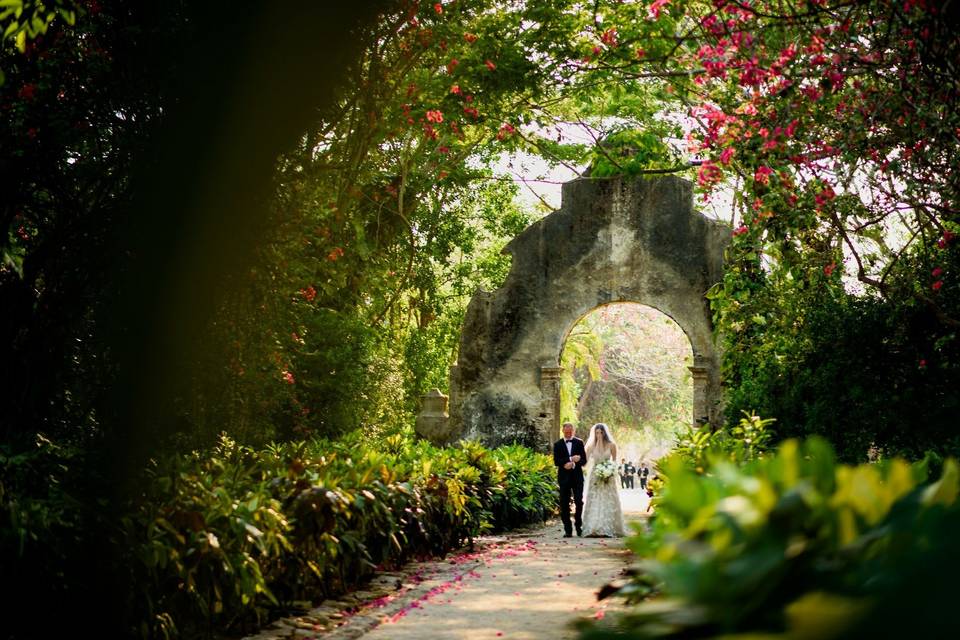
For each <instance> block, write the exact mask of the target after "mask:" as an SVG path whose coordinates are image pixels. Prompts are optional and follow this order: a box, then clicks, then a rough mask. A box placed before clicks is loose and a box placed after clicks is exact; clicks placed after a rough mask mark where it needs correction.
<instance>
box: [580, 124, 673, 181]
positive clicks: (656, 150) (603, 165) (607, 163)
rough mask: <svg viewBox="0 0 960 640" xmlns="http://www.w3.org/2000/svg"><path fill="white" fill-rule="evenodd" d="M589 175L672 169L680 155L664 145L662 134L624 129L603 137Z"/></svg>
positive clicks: (594, 153) (597, 147) (594, 152)
mask: <svg viewBox="0 0 960 640" xmlns="http://www.w3.org/2000/svg"><path fill="white" fill-rule="evenodd" d="M592 158H593V160H592V162H591V164H590V175H591V176H593V177H597V178H603V177H607V176H613V175H626V176H634V175H638V174H641V173H644V172H645V171H649V170H651V169H675V168H677V167H678V166H679V165H680V164H681V159H680V156H679V154H678V153H677V152H676V151H675V150H674V149H673V148H671V147H670V146H669V145H668V144H666V143H665V142H664V140H663V135H662V132H659V131H642V130H636V129H626V130H622V131H615V132H614V133H611V134H609V135H608V136H607V137H606V138H604V139H603V140H602V141H601V142H600V144H599V145H597V146H596V147H595V148H594V150H593V153H592Z"/></svg>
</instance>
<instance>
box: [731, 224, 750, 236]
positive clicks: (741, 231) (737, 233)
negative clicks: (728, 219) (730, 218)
mask: <svg viewBox="0 0 960 640" xmlns="http://www.w3.org/2000/svg"><path fill="white" fill-rule="evenodd" d="M749 231H750V229H748V228H747V225H745V224H742V225H740V226H739V227H737V228H736V229H734V230H733V235H734V236H742V235H743V234H745V233H749Z"/></svg>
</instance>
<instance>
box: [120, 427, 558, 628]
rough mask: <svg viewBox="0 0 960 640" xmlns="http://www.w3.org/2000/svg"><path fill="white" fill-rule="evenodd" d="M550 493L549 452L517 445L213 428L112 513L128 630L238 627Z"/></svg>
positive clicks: (490, 524)
mask: <svg viewBox="0 0 960 640" xmlns="http://www.w3.org/2000/svg"><path fill="white" fill-rule="evenodd" d="M554 503H555V500H554V491H553V465H552V462H551V461H550V459H549V458H548V457H547V456H543V455H540V454H536V453H533V452H532V451H530V450H528V449H525V448H523V447H519V446H513V447H505V448H503V449H500V450H494V451H491V450H488V449H485V448H484V447H482V446H480V445H478V444H476V443H464V444H462V445H461V446H458V447H453V448H437V447H433V446H432V445H430V444H427V443H424V442H417V441H414V440H413V439H412V438H411V437H410V434H406V437H403V436H394V437H391V438H387V439H386V440H385V441H384V442H383V443H381V445H380V446H379V447H376V446H371V445H364V444H362V443H361V440H360V439H359V438H358V437H350V438H346V439H343V440H339V441H327V440H316V441H310V442H299V443H287V444H282V445H272V446H268V447H266V448H264V449H262V450H255V449H252V448H249V447H244V446H240V445H238V444H236V443H235V442H232V441H231V440H229V439H228V438H226V437H225V436H224V437H222V438H221V440H220V442H219V444H218V445H217V447H216V448H214V450H213V451H211V452H208V453H205V454H203V455H201V454H199V453H195V454H193V455H191V456H176V457H173V458H170V459H168V460H166V461H165V462H164V463H162V464H160V465H157V466H156V467H155V468H153V469H151V470H150V471H149V473H148V474H147V485H146V488H145V491H144V494H143V496H142V499H141V500H140V501H139V503H138V504H137V505H136V506H135V508H134V510H133V511H132V513H131V514H129V515H128V516H127V517H125V518H124V519H123V529H124V534H125V537H126V540H127V541H128V547H129V549H130V550H131V551H130V553H131V557H130V559H129V562H130V566H131V567H132V570H131V580H132V582H133V584H134V585H135V587H136V588H135V589H133V590H131V593H132V596H133V598H134V601H133V602H131V606H132V607H133V608H134V610H136V611H137V613H138V615H137V616H136V617H137V623H138V625H139V627H138V629H137V633H139V634H140V635H144V636H147V635H157V634H164V635H166V634H175V633H178V632H179V633H186V634H191V633H194V632H196V631H197V630H199V629H201V628H203V627H211V628H212V627H217V628H226V627H239V626H249V625H250V624H252V623H257V622H260V621H261V620H262V618H263V617H264V616H265V615H269V614H270V612H271V610H272V609H275V608H277V607H279V606H281V605H282V604H283V603H289V602H290V601H293V600H320V599H323V598H326V597H330V596H333V595H336V594H339V593H342V592H344V591H347V590H349V589H350V588H352V587H355V586H357V585H359V584H360V583H362V582H363V581H364V580H365V579H366V578H368V577H369V576H370V575H371V574H372V572H373V571H374V570H375V568H377V567H386V566H396V565H399V564H401V563H403V562H404V561H406V560H408V559H410V558H425V557H429V556H436V555H441V556H442V555H443V554H445V553H446V552H448V551H450V550H451V549H454V548H457V547H459V546H461V545H462V544H464V543H471V544H472V541H473V539H474V538H475V537H476V536H477V535H479V534H481V533H483V532H484V531H488V530H503V529H508V528H510V527H514V526H518V525H522V524H527V523H531V522H542V521H543V520H544V519H545V518H546V517H547V516H549V515H550V514H551V513H552V510H553V507H554ZM174 620H176V621H177V625H176V627H174V625H173V621H174Z"/></svg>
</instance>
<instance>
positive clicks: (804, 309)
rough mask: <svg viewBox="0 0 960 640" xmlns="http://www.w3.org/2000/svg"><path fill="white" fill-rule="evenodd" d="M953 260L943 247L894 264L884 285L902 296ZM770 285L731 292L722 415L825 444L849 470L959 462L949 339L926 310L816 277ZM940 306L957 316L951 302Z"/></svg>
mask: <svg viewBox="0 0 960 640" xmlns="http://www.w3.org/2000/svg"><path fill="white" fill-rule="evenodd" d="M958 255H960V252H958V248H956V247H951V248H948V249H943V250H937V252H936V253H934V254H932V255H931V256H916V255H915V256H907V257H905V258H902V267H904V269H903V270H902V271H900V272H895V273H892V274H891V275H890V277H889V280H890V283H891V286H896V287H909V286H911V284H910V283H911V281H912V279H913V277H914V276H913V275H912V274H915V273H918V272H919V273H922V272H924V271H927V272H932V271H933V270H934V269H936V268H937V265H943V266H941V268H946V269H947V270H949V271H951V272H952V271H953V270H955V269H957V268H958V267H960V261H958ZM820 277H821V278H822V275H821V276H820ZM770 280H773V276H770V277H769V279H768V278H766V277H764V278H762V279H759V282H758V283H757V284H756V285H755V287H754V288H753V289H751V290H750V291H746V290H745V291H741V292H740V293H738V294H737V296H738V298H739V299H740V302H738V303H737V308H736V310H732V311H730V312H729V315H726V316H725V319H724V320H723V322H724V323H725V324H726V325H728V326H729V329H728V330H727V331H726V332H725V333H724V334H723V340H724V347H725V348H724V353H725V361H724V369H723V376H724V378H725V382H726V385H727V403H728V415H730V416H734V417H735V416H737V415H739V413H740V411H743V410H749V411H756V412H758V413H761V414H763V415H775V416H777V418H778V422H777V426H776V427H775V428H774V430H773V431H774V433H775V435H776V436H777V437H779V438H781V439H782V438H788V437H805V436H808V435H814V434H817V435H822V436H824V437H826V438H827V439H829V440H830V441H831V443H833V444H834V446H835V447H836V448H837V453H838V455H839V456H840V457H841V459H843V460H845V461H848V462H856V461H863V460H866V459H867V456H868V453H869V452H870V451H871V450H879V451H880V452H881V453H882V454H883V455H885V456H896V455H900V456H903V457H906V458H907V459H912V460H916V459H919V458H921V457H923V455H924V452H925V451H928V450H932V451H937V452H938V453H939V454H940V455H957V454H958V453H960V441H958V436H957V431H956V424H957V422H956V416H957V414H958V411H960V396H958V394H957V389H960V343H958V341H957V339H956V331H955V330H952V329H946V328H944V327H943V326H942V324H941V323H940V322H939V321H938V320H937V319H936V318H935V317H933V316H931V315H930V313H929V309H927V308H926V307H925V306H923V305H919V304H914V303H906V304H901V303H898V302H895V301H894V300H891V299H883V298H879V297H874V296H857V295H852V294H849V293H847V292H845V291H843V289H842V288H841V287H840V286H838V283H824V282H822V281H821V282H819V283H818V282H817V280H816V277H814V278H813V279H812V281H811V280H806V281H805V280H803V279H800V278H798V279H797V280H793V281H791V282H780V281H770ZM943 305H944V308H945V309H946V310H947V311H948V312H949V313H954V312H956V310H957V309H958V308H960V307H957V303H956V298H952V299H951V300H949V301H948V300H944V302H943ZM724 313H727V312H724ZM754 316H761V317H763V318H764V319H765V322H764V323H763V324H759V323H756V322H752V321H750V320H749V319H750V318H751V317H754Z"/></svg>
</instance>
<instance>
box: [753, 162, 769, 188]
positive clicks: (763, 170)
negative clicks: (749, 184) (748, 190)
mask: <svg viewBox="0 0 960 640" xmlns="http://www.w3.org/2000/svg"><path fill="white" fill-rule="evenodd" d="M771 174H773V169H771V168H770V167H766V166H760V167H757V170H756V171H755V172H754V173H753V179H754V180H755V181H756V182H757V184H768V183H769V182H770V175H771Z"/></svg>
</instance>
